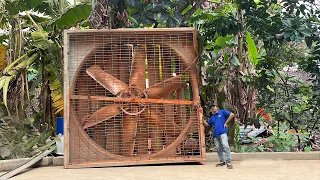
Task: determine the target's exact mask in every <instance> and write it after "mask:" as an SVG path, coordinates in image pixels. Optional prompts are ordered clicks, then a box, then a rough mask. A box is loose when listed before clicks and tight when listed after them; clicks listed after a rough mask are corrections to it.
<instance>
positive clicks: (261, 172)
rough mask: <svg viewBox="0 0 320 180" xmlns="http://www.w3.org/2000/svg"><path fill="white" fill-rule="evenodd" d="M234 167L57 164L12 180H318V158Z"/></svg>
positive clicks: (319, 170)
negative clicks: (76, 166) (77, 166)
mask: <svg viewBox="0 0 320 180" xmlns="http://www.w3.org/2000/svg"><path fill="white" fill-rule="evenodd" d="M233 165H234V169H232V170H230V169H227V168H226V167H225V166H224V167H215V163H213V162H207V163H204V164H169V165H154V166H132V167H108V168H84V169H63V167H61V166H55V167H54V166H52V167H41V168H36V169H30V170H28V171H27V172H24V173H22V174H20V175H17V176H15V177H14V178H12V179H14V180H19V179H23V180H28V179H44V180H51V179H53V180H54V179H57V180H71V179H77V180H88V179H108V180H110V179H112V180H113V179H114V180H133V179H134V180H151V179H157V180H158V179H159V180H160V179H161V180H162V179H163V180H168V179H174V180H213V179H223V180H228V179H230V180H231V179H232V180H238V179H240V180H251V179H252V180H276V179H279V180H280V179H281V180H300V179H301V180H320V161H318V160H310V161H266V160H254V161H241V162H240V161H238V162H233Z"/></svg>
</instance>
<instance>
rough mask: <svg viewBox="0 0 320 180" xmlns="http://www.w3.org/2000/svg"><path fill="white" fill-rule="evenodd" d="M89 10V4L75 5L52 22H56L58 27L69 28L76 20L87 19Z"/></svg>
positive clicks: (90, 8)
mask: <svg viewBox="0 0 320 180" xmlns="http://www.w3.org/2000/svg"><path fill="white" fill-rule="evenodd" d="M91 10H92V7H91V5H87V4H80V5H77V6H75V7H73V8H71V9H69V10H68V11H67V12H66V13H64V14H63V15H62V16H61V17H60V18H59V19H57V20H56V21H55V22H53V24H56V25H57V26H58V27H59V28H69V27H72V26H75V25H76V24H77V23H78V22H80V21H83V20H86V19H88V17H89V15H90V13H91Z"/></svg>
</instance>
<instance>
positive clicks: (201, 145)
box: [198, 107, 206, 158]
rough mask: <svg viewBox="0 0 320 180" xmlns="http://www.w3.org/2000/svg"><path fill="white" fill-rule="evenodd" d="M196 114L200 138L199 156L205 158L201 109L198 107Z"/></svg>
mask: <svg viewBox="0 0 320 180" xmlns="http://www.w3.org/2000/svg"><path fill="white" fill-rule="evenodd" d="M198 114H199V119H198V120H199V129H200V130H199V133H200V137H199V142H200V155H201V156H202V157H203V158H205V154H206V144H205V135H204V126H203V121H202V118H203V109H202V107H200V108H199V109H198Z"/></svg>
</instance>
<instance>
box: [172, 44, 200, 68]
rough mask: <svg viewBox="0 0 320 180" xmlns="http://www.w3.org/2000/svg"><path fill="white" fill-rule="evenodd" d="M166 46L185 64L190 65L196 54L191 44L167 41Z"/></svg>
mask: <svg viewBox="0 0 320 180" xmlns="http://www.w3.org/2000/svg"><path fill="white" fill-rule="evenodd" d="M168 46H169V47H170V48H171V49H173V50H175V51H176V52H177V53H178V54H179V56H180V57H181V58H182V60H183V61H184V63H186V65H187V66H191V65H192V63H193V61H194V59H195V58H196V56H197V53H196V51H195V50H194V48H193V47H192V46H187V45H185V44H179V43H168Z"/></svg>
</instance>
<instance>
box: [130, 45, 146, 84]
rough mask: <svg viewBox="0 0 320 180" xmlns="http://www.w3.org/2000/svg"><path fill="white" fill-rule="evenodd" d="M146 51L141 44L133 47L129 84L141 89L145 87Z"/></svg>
mask: <svg viewBox="0 0 320 180" xmlns="http://www.w3.org/2000/svg"><path fill="white" fill-rule="evenodd" d="M145 60H146V52H145V49H144V48H143V47H141V46H138V47H135V49H134V52H133V59H132V66H131V74H130V86H135V87H137V88H139V89H141V90H145V89H146V70H145V66H146V63H145Z"/></svg>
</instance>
